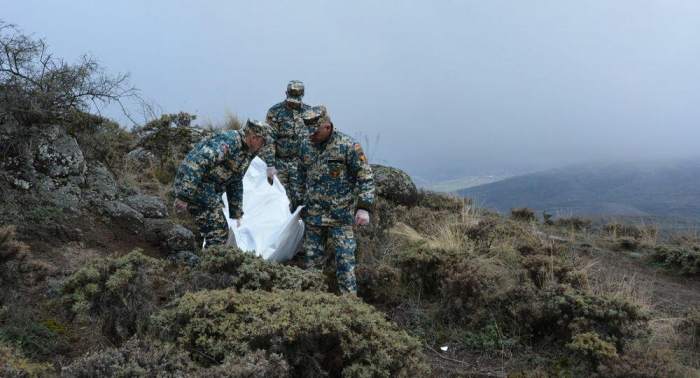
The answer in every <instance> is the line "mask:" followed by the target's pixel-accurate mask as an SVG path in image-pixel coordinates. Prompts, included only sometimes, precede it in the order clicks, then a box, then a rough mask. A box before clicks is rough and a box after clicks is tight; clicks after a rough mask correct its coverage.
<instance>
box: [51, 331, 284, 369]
mask: <svg viewBox="0 0 700 378" xmlns="http://www.w3.org/2000/svg"><path fill="white" fill-rule="evenodd" d="M62 374H63V376H66V377H74V378H90V377H175V378H178V377H182V378H184V377H202V378H204V377H231V378H254V377H280V378H281V377H287V376H288V367H287V364H286V362H285V361H284V359H283V358H282V357H281V356H279V355H277V354H274V353H273V354H270V355H268V354H266V353H265V352H262V351H256V352H251V353H248V354H246V355H244V356H242V357H234V358H227V359H226V360H224V362H223V363H222V364H220V365H216V366H212V367H209V368H204V367H201V366H199V365H197V364H196V363H194V361H192V360H191V358H190V354H189V353H188V352H186V351H184V350H183V349H181V348H179V347H177V346H175V345H173V344H170V343H164V342H160V341H154V340H151V339H138V338H132V339H130V340H128V341H127V342H125V343H124V344H123V345H122V346H121V347H120V348H108V349H104V350H102V351H98V352H90V353H88V354H86V355H84V356H83V357H80V358H78V359H76V360H74V361H73V363H71V364H70V365H69V366H67V367H66V368H64V370H63V371H62Z"/></svg>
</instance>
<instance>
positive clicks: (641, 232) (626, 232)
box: [603, 222, 659, 239]
mask: <svg viewBox="0 0 700 378" xmlns="http://www.w3.org/2000/svg"><path fill="white" fill-rule="evenodd" d="M603 230H604V231H605V232H607V233H608V234H610V235H611V236H614V237H621V236H629V237H632V238H636V239H642V238H645V237H651V238H655V237H656V236H657V235H658V234H659V229H658V228H656V227H654V226H646V225H639V224H634V223H620V222H612V223H606V224H605V225H603Z"/></svg>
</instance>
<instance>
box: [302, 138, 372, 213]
mask: <svg viewBox="0 0 700 378" xmlns="http://www.w3.org/2000/svg"><path fill="white" fill-rule="evenodd" d="M299 176H300V179H301V180H302V181H301V182H302V190H303V198H304V205H305V206H306V209H305V210H306V216H305V218H304V221H305V222H307V223H308V224H312V225H316V226H343V225H348V224H352V222H353V221H354V217H355V210H356V209H364V210H367V211H372V208H373V203H374V178H373V177H372V168H370V166H369V163H368V162H367V157H366V156H365V154H364V153H363V152H362V146H360V144H359V143H357V141H355V139H353V138H352V137H350V136H348V135H346V134H343V133H341V132H339V131H337V130H333V132H332V133H331V135H330V137H329V138H328V140H327V141H326V142H325V143H324V144H322V145H320V146H317V145H314V144H313V143H311V141H309V140H308V139H305V141H304V143H303V144H302V149H301V160H300V164H299Z"/></svg>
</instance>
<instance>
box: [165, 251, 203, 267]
mask: <svg viewBox="0 0 700 378" xmlns="http://www.w3.org/2000/svg"><path fill="white" fill-rule="evenodd" d="M168 260H170V263H171V264H173V265H187V266H196V265H199V261H200V259H199V256H197V255H196V254H195V253H194V252H192V251H179V252H177V253H175V254H174V255H172V256H170V257H169V258H168Z"/></svg>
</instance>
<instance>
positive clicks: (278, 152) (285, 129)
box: [258, 101, 311, 203]
mask: <svg viewBox="0 0 700 378" xmlns="http://www.w3.org/2000/svg"><path fill="white" fill-rule="evenodd" d="M310 109H311V107H310V106H309V105H306V104H301V105H300V106H299V107H297V108H292V107H291V106H289V105H288V104H287V102H286V101H283V102H280V103H279V104H276V105H274V106H273V107H272V108H270V110H269V111H268V112H267V123H268V124H269V125H270V126H271V132H270V134H271V135H270V139H271V140H270V142H269V143H266V144H265V146H264V147H263V148H262V149H261V150H260V153H259V154H258V156H260V158H261V159H262V160H263V161H265V163H266V164H267V165H268V166H270V167H275V168H277V170H278V171H279V172H278V174H277V177H278V178H279V179H280V182H282V185H284V188H285V190H286V192H287V197H288V198H289V199H290V201H292V202H293V203H299V202H301V197H300V196H298V193H299V191H300V187H299V180H298V173H297V167H298V164H299V153H300V150H301V144H302V143H303V142H304V141H305V140H306V139H308V137H309V134H308V132H307V131H306V127H305V126H304V121H303V119H302V114H303V113H304V112H305V111H308V110H310Z"/></svg>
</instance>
